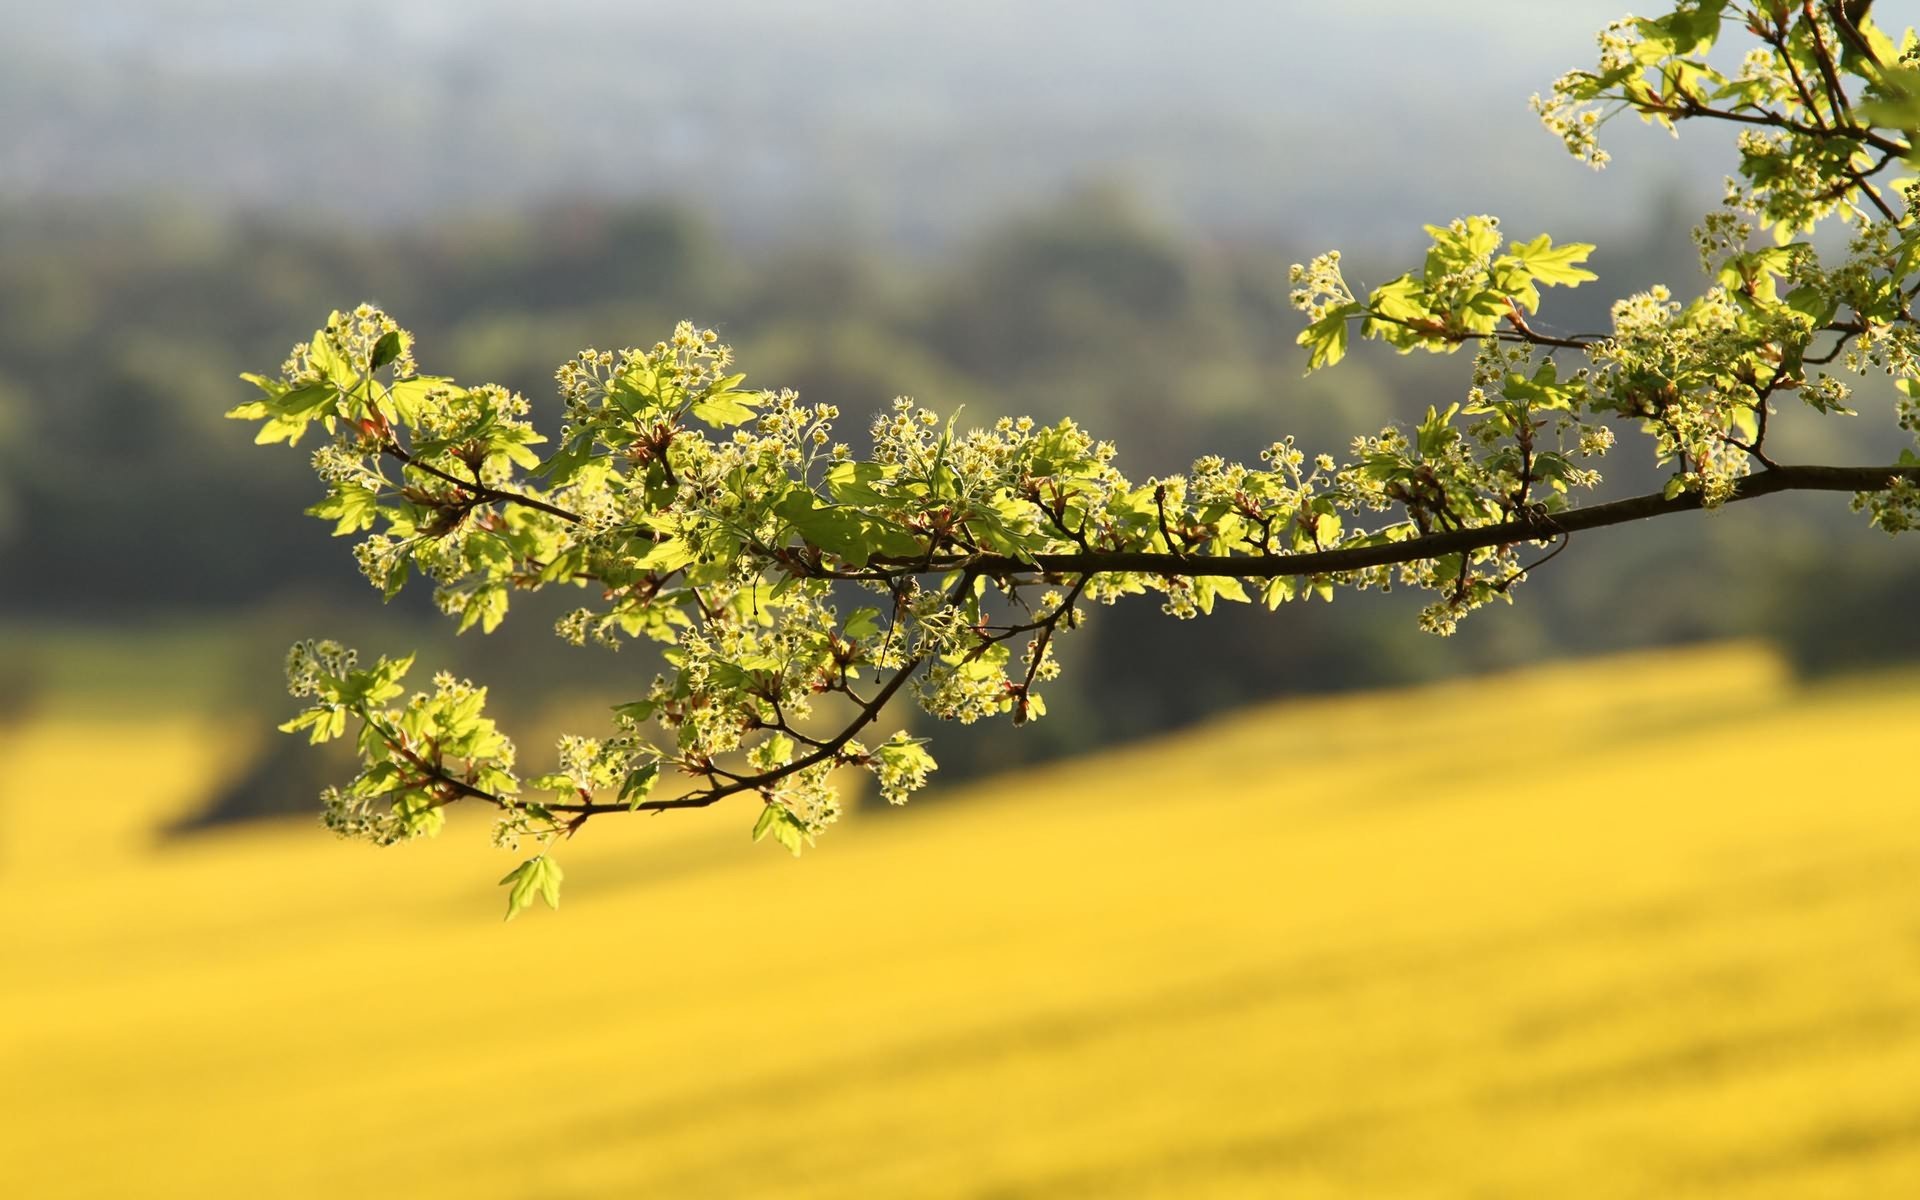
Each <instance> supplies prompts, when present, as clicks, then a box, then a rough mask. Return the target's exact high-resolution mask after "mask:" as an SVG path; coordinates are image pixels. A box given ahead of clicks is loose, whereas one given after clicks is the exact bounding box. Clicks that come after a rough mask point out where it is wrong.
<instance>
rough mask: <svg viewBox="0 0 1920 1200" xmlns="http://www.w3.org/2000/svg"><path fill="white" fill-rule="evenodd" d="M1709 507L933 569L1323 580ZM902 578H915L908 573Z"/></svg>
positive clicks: (1782, 478)
mask: <svg viewBox="0 0 1920 1200" xmlns="http://www.w3.org/2000/svg"><path fill="white" fill-rule="evenodd" d="M1895 479H1906V480H1910V481H1913V482H1916V483H1920V467H1910V466H1889V467H1825V466H1785V467H1774V468H1772V469H1770V470H1765V471H1762V472H1760V473H1759V474H1757V475H1749V476H1747V477H1746V478H1745V479H1742V480H1740V481H1739V482H1738V483H1736V484H1735V485H1734V489H1733V494H1732V495H1731V496H1729V497H1728V498H1727V500H1726V501H1725V502H1726V503H1728V504H1734V503H1738V502H1739V501H1742V500H1752V499H1756V498H1758V497H1760V496H1770V495H1772V494H1773V493H1775V492H1792V491H1809V492H1877V491H1884V490H1885V489H1886V488H1887V487H1888V486H1889V485H1890V484H1891V483H1892V481H1893V480H1895ZM1701 507H1703V502H1702V500H1701V497H1700V496H1699V494H1698V493H1694V492H1687V493H1684V494H1682V495H1678V496H1674V497H1673V498H1671V499H1669V498H1667V497H1666V496H1665V495H1663V494H1662V493H1659V492H1651V493H1648V494H1647V495H1644V496H1634V497H1631V498H1629V499H1625V500H1613V501H1610V502H1608V503H1605V504H1595V505H1592V506H1590V507H1587V508H1575V509H1569V510H1567V511H1565V512H1559V513H1554V514H1552V515H1551V516H1541V517H1533V518H1525V519H1520V520H1513V521H1504V522H1501V523H1499V524H1497V525H1477V526H1473V527H1471V528H1467V529H1453V530H1448V531H1446V532H1444V533H1431V534H1424V535H1422V536H1420V537H1414V538H1408V539H1406V540H1405V541H1399V542H1383V543H1381V544H1379V545H1375V546H1348V547H1342V548H1337V549H1333V550H1309V551H1304V552H1301V553H1298V554H1274V555H1260V556H1239V555H1193V554H1159V553H1154V552H1148V551H1096V552H1094V553H1091V554H1088V553H1078V554H1038V555H1035V556H1033V558H1032V560H1031V561H1028V560H1023V559H1019V558H1014V557H1011V556H1008V555H996V554H983V555H976V556H975V557H973V558H969V559H965V560H959V561H947V562H941V563H934V564H932V565H931V566H930V567H929V568H927V569H928V570H932V571H951V570H954V569H956V568H957V567H960V566H966V567H970V568H972V569H973V570H974V571H976V572H977V573H979V574H982V575H990V576H999V575H1014V574H1020V573H1024V572H1034V571H1040V572H1045V573H1048V574H1061V575H1069V574H1079V573H1083V572H1087V573H1093V574H1105V573H1108V572H1114V571H1140V572H1146V573H1149V574H1157V575H1184V576H1187V577H1189V578H1193V577H1197V576H1202V575H1232V576H1238V577H1240V578H1243V579H1273V578H1278V577H1281V576H1289V575H1320V574H1327V573H1332V572H1339V571H1359V570H1364V569H1365V568H1368V567H1383V566H1392V565H1395V564H1398V563H1409V562H1419V561H1420V560H1422V559H1430V558H1443V557H1445V556H1447V555H1450V554H1461V553H1464V552H1467V551H1472V550H1480V549H1484V548H1486V547H1488V546H1508V545H1514V544H1516V543H1520V542H1536V541H1545V540H1547V539H1549V538H1553V537H1557V536H1559V535H1561V534H1569V533H1579V532H1581V531H1583V530H1587V529H1601V528H1604V527H1606V526H1608V525H1623V524H1625V523H1627V522H1629V521H1640V520H1644V519H1646V518H1648V517H1659V516H1666V515H1668V514H1670V513H1681V512H1691V511H1693V510H1695V509H1697V508H1701ZM902 573H903V574H909V573H916V572H913V571H906V570H903V571H902Z"/></svg>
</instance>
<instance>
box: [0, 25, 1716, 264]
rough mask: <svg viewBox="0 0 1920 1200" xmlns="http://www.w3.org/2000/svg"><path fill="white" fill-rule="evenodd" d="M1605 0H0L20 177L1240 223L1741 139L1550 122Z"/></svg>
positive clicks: (958, 217)
mask: <svg viewBox="0 0 1920 1200" xmlns="http://www.w3.org/2000/svg"><path fill="white" fill-rule="evenodd" d="M1618 2H1619V0H1599V2H1596V0H1551V2H1547V0H1505V2H1486V0H1482V2H1478V3H1471V4H1432V3H1422V2H1416V0H1350V2H1346V3H1328V2H1324V0H1323V2H1320V3H1273V2H1270V0H1269V2H1256V0H1217V2H1214V3H1182V4H1173V3H1142V2H1119V3H1116V2H1114V0H1101V2H1094V0H1075V2H1070V3H1052V4H1047V3H1032V2H1015V0H971V2H968V3H952V2H949V3H900V2H883V0H840V2H837V3H794V2H775V0H706V2H705V3H701V4H699V5H688V4H678V5H665V4H647V3H642V4H609V3H590V2H588V0H547V2H546V3H542V4H539V5H537V6H535V5H525V4H522V3H518V2H510V0H413V2H405V0H401V2H394V0H381V2H375V0H335V2H334V3H331V4H327V5H316V4H311V3H297V4H294V3H284V4H283V3H261V2H260V0H68V2H67V3H63V4H57V5H54V4H34V5H28V4H24V3H20V2H19V0H0V20H4V22H5V25H6V27H7V28H8V29H9V31H10V34H9V37H8V39H7V41H6V44H5V45H4V46H0V111H4V112H5V114H6V120H5V121H3V122H0V195H9V196H16V197H17V196H20V195H23V194H24V195H31V194H48V193H55V194H93V195H99V194H109V195H117V194H146V193H154V192H160V193H169V194H175V195H184V196H186V197H188V198H190V199H193V200H196V201H204V200H214V201H218V202H227V203H239V204H244V205H247V206H251V207H267V208H286V209H298V210H319V211H323V212H327V213H331V214H334V215H336V216H338V215H347V216H354V217H359V218H364V219H370V220H389V219H393V218H395V217H408V216H418V215H421V214H424V213H427V212H431V211H434V210H437V209H441V208H445V207H449V206H451V207H458V208H467V209H473V208H481V209H484V208H489V207H496V208H497V207H501V206H505V205H512V204H518V203H523V202H525V201H527V200H528V199H530V198H538V197H550V196H556V195H570V194H591V195H600V196H616V197H617V196H630V195H655V194H672V195H677V196H682V197H686V198H688V199H689V200H692V201H694V202H696V203H699V204H701V205H703V206H705V207H708V208H710V209H712V210H713V211H714V212H715V213H716V214H717V215H719V216H720V217H721V218H722V219H724V220H728V221H732V222H736V223H745V224H748V225H762V224H770V223H772V224H778V223H782V222H791V221H795V220H804V221H815V222H821V221H824V222H828V223H834V224H841V225H851V226H855V227H858V228H866V229H871V230H872V231H873V232H874V233H875V234H876V235H879V236H886V237H892V238H897V239H902V240H909V241H912V240H927V239H932V240H938V239H940V238H942V237H945V236H948V235H950V234H951V233H952V232H954V231H956V230H959V229H963V228H965V227H967V226H968V225H970V224H972V223H976V222H978V221H980V220H982V219H985V218H987V217H988V216H990V215H991V214H993V213H996V212H999V211H1002V210H1004V209H1005V208H1006V207H1008V206H1019V205H1023V204H1026V205H1031V204H1034V203H1038V202H1043V201H1044V200H1045V199H1046V198H1048V197H1049V196H1051V195H1053V194H1056V193H1057V192H1058V191H1059V189H1061V188H1062V187H1065V186H1069V185H1071V184H1072V183H1074V182H1075V181H1079V180H1086V179H1090V178H1100V179H1115V180H1119V181H1122V182H1124V183H1127V184H1128V185H1130V186H1133V187H1135V188H1136V189H1138V190H1140V191H1141V192H1142V193H1143V194H1145V195H1146V196H1148V197H1149V198H1151V199H1153V200H1155V201H1157V202H1159V203H1160V204H1161V205H1162V206H1163V207H1164V208H1165V209H1166V210H1167V211H1168V212H1169V213H1170V214H1172V215H1174V216H1176V217H1178V218H1180V219H1183V220H1187V221H1190V222H1193V223H1196V224H1200V225H1205V226H1209V227H1220V228H1228V229H1251V230H1261V231H1269V230H1273V229H1281V228H1292V227H1295V226H1297V225H1299V224H1300V223H1302V222H1311V223H1313V224H1315V225H1316V226H1318V225H1325V226H1326V227H1327V228H1328V232H1329V233H1330V234H1342V235H1344V234H1350V233H1352V232H1356V231H1360V230H1364V229H1369V228H1375V229H1377V228H1379V227H1380V225H1381V223H1382V222H1383V221H1385V222H1388V223H1390V224H1392V223H1398V224H1405V223H1407V222H1408V221H1410V220H1412V219H1414V218H1416V217H1417V218H1418V219H1438V218H1444V217H1445V216H1448V215H1452V214H1455V213H1459V212H1467V211H1481V210H1497V211H1500V212H1503V213H1506V214H1509V215H1510V216H1511V217H1513V218H1515V219H1519V220H1521V222H1522V223H1523V224H1530V223H1538V222H1539V221H1540V220H1544V219H1545V218H1546V217H1547V216H1549V215H1551V214H1567V213H1571V214H1575V215H1576V216H1578V217H1579V218H1580V219H1583V220H1605V219H1609V218H1610V216H1611V215H1612V210H1615V209H1619V208H1623V207H1628V208H1630V207H1632V206H1634V205H1635V204H1637V203H1639V202H1641V201H1642V199H1643V197H1644V196H1645V194H1646V192H1647V190H1648V188H1649V187H1650V186H1655V185H1658V184H1660V183H1662V182H1663V181H1667V180H1670V179H1673V178H1675V177H1685V178H1688V179H1690V180H1692V181H1694V183H1695V184H1696V185H1698V184H1699V183H1700V182H1701V181H1702V180H1706V181H1711V180H1712V179H1715V178H1717V177H1718V172H1719V171H1720V170H1721V169H1722V168H1721V167H1720V166H1719V165H1717V164H1719V163H1720V162H1721V161H1723V160H1724V158H1725V155H1724V152H1721V153H1718V154H1714V155H1705V156H1703V155H1702V154H1701V153H1699V152H1698V148H1697V147H1696V148H1693V149H1692V150H1689V151H1685V152H1682V151H1676V150H1674V149H1673V148H1671V147H1670V146H1668V145H1664V144H1663V139H1662V138H1659V137H1649V136H1646V135H1645V133H1644V131H1640V130H1637V129H1624V130H1623V131H1622V132H1623V133H1624V134H1625V135H1626V136H1624V137H1618V138H1616V139H1615V141H1616V142H1617V143H1618V144H1619V145H1620V146H1621V147H1622V148H1623V149H1628V150H1630V151H1631V152H1630V153H1622V154H1619V156H1618V160H1617V161H1618V164H1619V165H1618V166H1617V167H1616V168H1615V169H1614V170H1613V171H1610V172H1609V173H1608V174H1607V175H1606V176H1601V177H1595V176H1593V175H1592V174H1591V173H1590V172H1588V171H1586V170H1585V169H1583V168H1580V167H1578V166H1577V165H1575V164H1574V163H1573V162H1572V161H1571V160H1570V159H1566V158H1564V157H1563V156H1560V155H1559V154H1558V153H1557V151H1556V146H1555V143H1554V142H1553V141H1552V139H1551V138H1549V137H1548V136H1547V135H1546V134H1545V133H1543V132H1541V131H1540V130H1539V129H1538V127H1537V125H1535V123H1534V121H1533V119H1532V117H1531V115H1530V114H1529V113H1528V111H1527V108H1526V100H1527V97H1528V95H1530V94H1531V93H1532V92H1534V91H1537V90H1543V89H1544V88H1545V87H1546V85H1547V84H1548V83H1549V82H1550V81H1551V79H1552V78H1553V77H1554V76H1555V75H1556V74H1558V73H1559V72H1560V71H1561V70H1564V69H1566V68H1568V67H1571V66H1575V65H1581V64H1584V63H1587V62H1589V61H1590V60H1591V58H1592V55H1593V46H1592V35H1593V32H1594V31H1595V30H1596V29H1598V28H1599V27H1600V26H1601V25H1603V24H1604V23H1605V22H1606V20H1607V19H1609V18H1610V17H1612V16H1615V15H1618V11H1619V9H1618ZM1706 163H1712V164H1714V165H1712V166H1710V167H1709V166H1706V165H1703V164H1706Z"/></svg>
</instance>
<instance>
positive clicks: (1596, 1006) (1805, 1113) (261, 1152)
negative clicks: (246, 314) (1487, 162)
mask: <svg viewBox="0 0 1920 1200" xmlns="http://www.w3.org/2000/svg"><path fill="white" fill-rule="evenodd" d="M1549 704H1553V705H1556V706H1559V705H1564V706H1565V707H1564V708H1556V709H1553V710H1549V709H1548V705H1549ZM1548 711H1555V712H1557V713H1558V714H1559V715H1556V716H1554V717H1553V718H1552V719H1551V721H1548V722H1545V723H1537V717H1536V714H1541V713H1545V712H1548ZM261 719H262V718H260V717H257V716H256V717H248V718H246V719H245V720H243V721H240V722H239V725H241V726H243V727H244V726H246V725H247V724H248V723H250V722H258V721H260V720H261ZM69 720H71V718H66V717H61V716H58V715H52V716H47V717H45V718H42V719H40V720H38V721H35V722H33V723H30V724H27V725H25V726H21V727H18V728H15V729H14V730H13V731H12V732H11V733H5V732H0V804H3V805H4V809H5V814H4V821H3V822H0V905H3V906H4V912H5V914H6V931H5V932H4V933H0V1081H4V1082H3V1083H0V1182H4V1183H5V1184H6V1185H7V1186H6V1188H5V1192H6V1194H7V1195H9V1196H20V1197H34V1198H38V1197H68V1196H112V1197H132V1196H173V1195H178V1196H196V1197H228V1196H235V1197H256V1196H258V1197H282V1196H305V1195H312V1196H328V1197H355V1198H366V1197H385V1196H395V1197H437V1196H460V1197H587V1196H596V1197H597V1196H658V1197H676V1198H678V1197H705V1196H857V1197H920V1196H982V1197H987V1196H991V1197H1007V1198H1011V1197H1026V1196H1034V1197H1041V1196H1045V1197H1052V1196H1089V1197H1108V1196H1131V1195H1147V1194H1152V1195H1168V1196H1210V1195H1254V1196H1289V1197H1292V1196H1299V1197H1316V1196H1342V1197H1346V1196H1360V1197H1383V1196H1443V1195H1462V1196H1485V1197H1494V1196H1513V1197H1566V1196H1636V1197H1637V1196H1662V1197H1665V1196H1715V1197H1719V1196H1730V1195H1738V1196H1749V1195H1779V1196H1835V1197H1875V1196H1891V1197H1899V1196H1913V1195H1920V819H1916V818H1917V817H1920V814H1916V811H1915V809H1916V805H1917V804H1920V788H1916V786H1915V778H1916V776H1915V754H1916V750H1920V681H1916V680H1914V679H1912V678H1906V679H1895V678H1888V679H1882V680H1879V681H1877V682H1855V683H1851V684H1848V685H1845V686H1838V685H1836V686H1829V687H1824V688H1821V689H1818V690H1815V691H1805V690H1797V689H1796V687H1795V685H1794V684H1793V683H1792V682H1791V681H1790V680H1789V679H1788V678H1787V676H1786V674H1785V673H1784V672H1783V671H1782V669H1781V668H1780V667H1779V665H1778V664H1777V662H1776V660H1775V659H1774V658H1772V657H1771V656H1770V655H1769V654H1767V653H1766V652H1764V651H1762V650H1760V649H1758V648H1754V647H1732V648H1723V649H1718V650H1710V651H1698V652H1689V653H1684V654H1673V655H1668V656H1663V657H1643V658H1637V659H1620V660H1613V661H1610V662H1604V663H1598V664H1586V665H1582V666H1577V667H1565V668H1555V669H1546V670H1541V671H1536V672H1531V673H1527V674H1523V675H1517V676H1508V677H1503V678H1498V679H1491V680H1485V681H1481V682H1477V683H1472V684H1460V685H1449V686H1445V687H1440V688H1432V689H1423V690H1420V691H1414V692H1403V693H1396V694H1391V695H1382V696H1375V697H1365V698H1358V699H1351V700H1335V701H1328V702H1317V703H1312V704H1300V705H1292V706H1283V707H1277V708H1272V709H1267V710H1264V711H1260V712H1255V713H1250V714H1246V715H1243V716H1240V717H1236V718H1234V719H1232V720H1228V721H1224V722H1220V723H1216V724H1213V725H1210V726H1208V727H1206V728H1203V729H1200V730H1197V731H1195V732H1192V733H1190V734H1187V735H1183V736H1180V737H1177V738H1172V739H1169V740H1166V741H1163V742H1158V743H1155V744H1153V745H1149V746H1142V747H1139V748H1138V749H1135V750H1132V751H1128V752H1125V753H1120V754H1113V755H1109V756H1106V757H1103V758H1100V759H1097V760H1092V761H1089V762H1085V763H1080V764H1074V765H1066V766H1061V767H1058V768H1053V769H1048V770H1043V771H1035V772H1031V773H1029V774H1026V775H1022V776H1020V777H1018V778H1014V779H1008V780H1002V781H998V782H992V783H987V784H982V785H979V786H977V787H973V788H969V789H966V792H967V794H966V795H965V797H964V802H962V800H961V798H960V797H958V796H951V795H950V797H949V799H948V800H946V801H945V802H940V803H935V804H929V805H926V806H925V807H923V808H921V809H919V810H908V811H904V812H878V813H866V812H863V813H860V814H858V815H857V816H856V817H855V818H853V819H852V820H850V821H849V823H848V824H847V825H846V826H845V827H844V828H842V829H840V830H838V831H836V832H835V833H834V834H833V835H832V836H830V837H829V838H827V839H825V840H824V841H823V842H822V844H821V847H820V848H819V849H818V850H817V851H815V852H814V853H812V854H811V855H809V856H808V857H807V858H805V859H802V860H799V861H795V860H792V859H789V858H787V857H785V856H784V855H781V854H779V853H777V852H776V851H774V850H772V849H771V848H770V847H768V846H750V845H749V844H748V841H747V832H746V829H747V826H748V824H750V823H751V814H750V813H749V812H747V811H746V810H745V809H735V810H732V811H722V812H719V813H710V814H691V815H687V814H682V815H670V816H667V817H662V818H659V819H627V820H621V819H607V820H604V821H603V822H601V823H599V824H597V825H596V826H595V827H590V828H589V829H588V831H587V834H586V835H585V836H584V837H583V839H582V841H581V842H580V844H578V845H577V846H575V847H571V848H570V849H569V851H568V853H567V854H566V855H565V856H564V857H563V860H562V861H563V862H564V863H565V865H566V868H567V872H568V885H567V896H566V901H565V907H564V908H563V909H562V910H561V911H560V912H559V913H557V914H555V913H549V912H547V911H546V910H545V909H544V908H541V909H536V910H535V911H533V912H531V913H529V914H528V915H527V916H525V917H523V918H522V919H520V920H518V921H516V922H514V923H513V924H512V925H503V924H502V923H501V922H500V920H499V915H500V911H501V908H502V903H503V902H502V898H501V896H500V894H499V891H498V889H496V888H494V887H493V886H492V884H493V881H494V880H495V879H496V878H497V877H498V876H499V875H500V874H501V873H503V872H504V870H505V869H506V867H507V866H508V865H510V862H511V860H508V859H505V858H503V856H501V855H499V854H497V853H496V852H493V851H490V850H488V849H486V848H485V845H484V839H483V837H482V836H481V831H480V830H479V829H478V828H477V827H475V826H474V825H472V824H467V825H459V824H456V826H455V827H454V828H452V829H450V830H449V832H448V834H447V835H446V836H445V837H443V838H442V839H441V840H440V841H438V842H435V843H431V844H424V845H420V846H413V847H406V848H402V849H399V850H393V851H385V852H382V851H376V850H372V849H366V848H362V847H359V846H354V845H346V844H341V843H337V842H334V841H331V840H329V839H328V838H327V837H326V836H325V835H324V834H322V833H321V832H320V831H319V830H318V829H317V827H307V826H300V825H295V826H291V827H279V828H272V829H265V830H252V831H244V832H237V833H222V834H216V835H212V836H208V837H203V838H199V839H195V840H193V841H191V842H187V843H168V844H164V845H162V844H158V843H156V842H155V841H154V839H153V834H152V831H153V829H154V828H155V827H156V826H157V825H158V824H160V823H161V822H163V821H164V820H166V819H167V818H169V817H171V816H173V815H175V814H177V813H178V812H179V811H181V810H182V808H183V807H184V806H186V805H189V804H191V803H192V802H193V800H194V792H195V790H196V787H195V785H196V784H197V783H199V782H201V781H204V780H205V779H206V778H208V776H209V773H210V772H212V771H214V770H215V769H216V764H217V763H219V762H220V761H222V760H223V759H224V758H227V757H229V756H231V755H233V754H234V753H235V752H236V750H237V749H243V748H244V747H246V746H247V745H248V742H247V738H248V737H249V736H250V735H251V733H252V731H251V730H249V729H246V728H241V729H240V730H239V731H238V732H236V731H235V729H234V725H235V723H234V722H232V721H229V722H225V723H215V722H213V721H211V720H209V719H206V718H201V717H194V716H191V715H183V716H180V717H179V718H177V719H174V720H171V721H168V722H162V723H159V724H153V725H149V726H147V727H146V728H144V729H143V730H141V731H140V732H138V733H137V734H130V735H129V736H132V737H134V739H135V749H137V750H138V751H139V753H138V755H137V757H136V758H134V759H133V760H131V761H119V762H95V761H91V760H89V759H88V758H86V757H85V756H82V757H81V758H79V759H78V760H77V761H76V760H74V759H73V758H72V757H71V754H70V752H71V750H72V749H73V748H74V747H77V746H80V745H83V744H84V735H85V732H86V731H85V730H84V729H82V728H81V727H79V726H77V725H72V724H68V723H66V722H68V721H69ZM116 736H117V735H116ZM1010 736H1011V735H1010Z"/></svg>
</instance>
